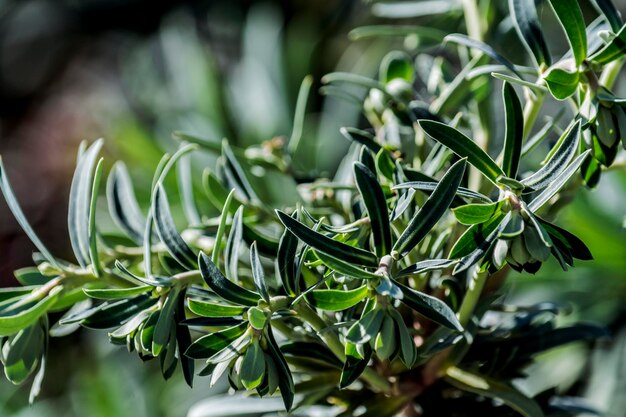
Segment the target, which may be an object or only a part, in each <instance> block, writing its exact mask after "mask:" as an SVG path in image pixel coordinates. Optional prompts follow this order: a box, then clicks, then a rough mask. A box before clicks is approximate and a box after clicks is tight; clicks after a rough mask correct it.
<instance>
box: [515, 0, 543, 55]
mask: <svg viewBox="0 0 626 417" xmlns="http://www.w3.org/2000/svg"><path fill="white" fill-rule="evenodd" d="M509 10H510V12H511V17H512V18H513V23H514V25H515V30H516V31H517V33H518V35H519V37H520V39H521V40H522V43H523V44H524V45H525V46H526V48H528V51H529V52H530V53H531V54H532V55H533V57H534V58H535V61H536V62H537V64H539V65H541V64H543V65H547V66H550V65H552V57H551V56H550V50H549V49H548V45H547V43H546V40H545V38H544V36H543V32H542V30H541V25H540V23H539V19H538V17H537V10H536V9H535V2H534V0H509Z"/></svg>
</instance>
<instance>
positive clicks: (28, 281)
mask: <svg viewBox="0 0 626 417" xmlns="http://www.w3.org/2000/svg"><path fill="white" fill-rule="evenodd" d="M13 275H15V279H17V280H18V282H19V283H20V284H22V285H23V286H29V285H43V284H45V283H47V282H48V281H50V280H51V279H53V278H54V277H50V276H47V275H43V274H42V273H41V272H40V271H39V269H38V268H36V267H34V266H27V267H25V268H20V269H17V270H15V271H14V272H13Z"/></svg>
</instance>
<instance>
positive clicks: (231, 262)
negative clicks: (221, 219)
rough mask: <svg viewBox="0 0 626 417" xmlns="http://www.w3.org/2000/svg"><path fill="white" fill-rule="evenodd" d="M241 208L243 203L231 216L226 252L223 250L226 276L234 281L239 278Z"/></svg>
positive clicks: (241, 227)
mask: <svg viewBox="0 0 626 417" xmlns="http://www.w3.org/2000/svg"><path fill="white" fill-rule="evenodd" d="M243 209H244V206H243V205H242V206H239V208H238V209H237V211H236V212H235V215H234V216H233V221H232V223H231V227H230V232H229V234H228V240H227V241H226V252H224V263H225V265H224V270H225V272H226V276H227V277H228V279H230V280H233V281H235V282H237V281H238V280H239V274H238V268H239V248H240V247H241V242H242V235H243Z"/></svg>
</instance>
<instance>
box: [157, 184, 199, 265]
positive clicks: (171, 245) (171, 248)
mask: <svg viewBox="0 0 626 417" xmlns="http://www.w3.org/2000/svg"><path fill="white" fill-rule="evenodd" d="M152 213H153V214H154V223H155V227H156V231H157V234H158V235H159V238H160V239H161V242H163V244H164V245H165V247H166V248H167V251H168V252H169V254H170V255H172V257H173V258H174V259H176V261H177V262H178V263H179V264H180V265H181V266H183V267H184V268H186V269H188V270H192V269H195V268H196V255H195V254H194V252H193V250H191V248H190V247H189V245H187V243H186V242H185V241H184V240H183V238H182V237H180V235H179V234H178V231H177V230H176V225H175V224H174V219H173V218H172V213H171V212H170V206H169V203H168V201H167V195H166V194H165V189H164V188H163V185H162V184H157V187H156V191H155V193H154V200H153V203H152Z"/></svg>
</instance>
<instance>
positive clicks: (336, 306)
mask: <svg viewBox="0 0 626 417" xmlns="http://www.w3.org/2000/svg"><path fill="white" fill-rule="evenodd" d="M368 293H369V290H368V288H367V285H363V286H361V287H358V288H355V289H353V290H313V291H311V292H310V293H309V294H308V295H307V296H306V300H307V301H308V302H309V303H310V304H311V305H312V306H314V307H316V308H319V309H320V310H326V311H341V310H346V309H348V308H350V307H353V306H355V305H357V304H358V303H360V302H361V301H363V299H364V298H365V297H366V296H367V294H368Z"/></svg>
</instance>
